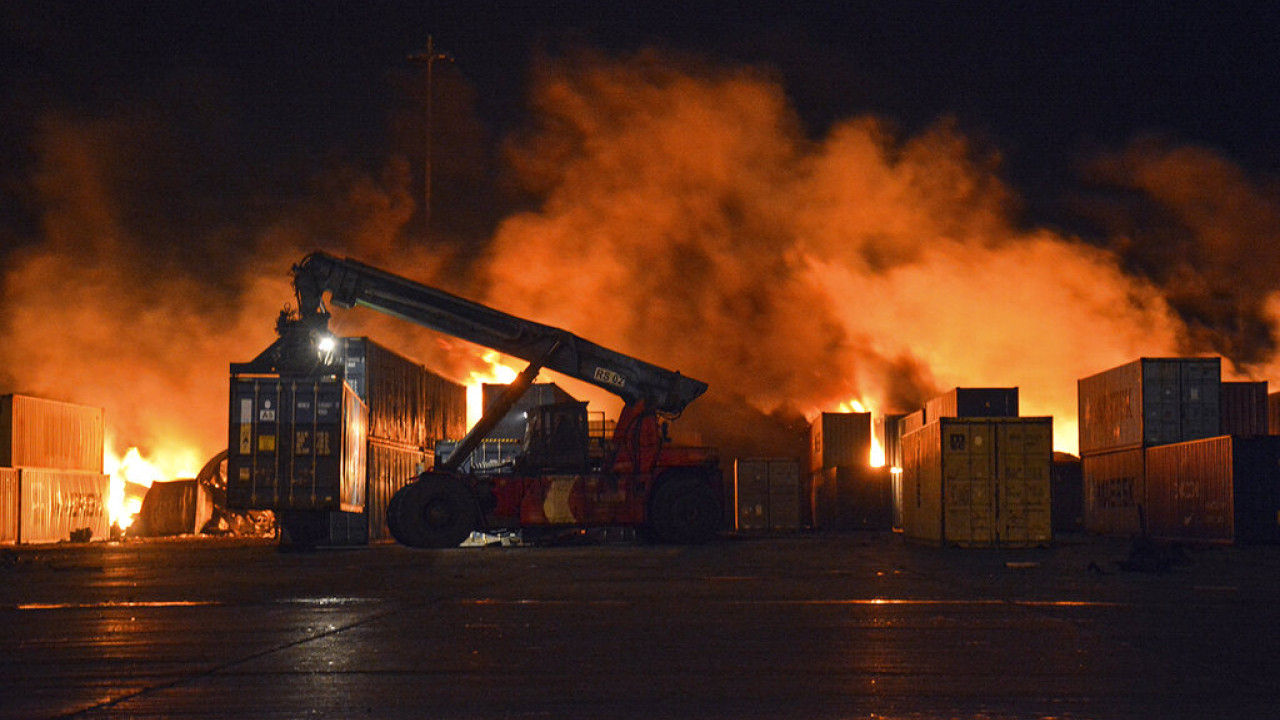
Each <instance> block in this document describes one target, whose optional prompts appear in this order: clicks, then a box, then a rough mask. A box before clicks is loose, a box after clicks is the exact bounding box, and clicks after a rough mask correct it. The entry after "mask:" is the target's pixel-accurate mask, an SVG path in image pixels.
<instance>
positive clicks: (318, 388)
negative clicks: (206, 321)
mask: <svg viewBox="0 0 1280 720" xmlns="http://www.w3.org/2000/svg"><path fill="white" fill-rule="evenodd" d="M342 348H343V359H342V363H341V364H340V366H339V368H340V369H339V371H338V372H336V373H334V374H331V375H327V376H322V377H318V378H287V377H286V378H282V377H279V376H275V375H271V376H262V375H255V376H247V375H244V376H239V375H233V376H232V379H231V388H232V392H231V395H232V398H231V411H230V416H231V428H230V432H231V436H230V447H229V452H228V458H227V474H228V478H227V498H228V506H229V507H232V508H237V509H267V510H274V511H276V513H277V515H278V516H279V517H280V519H281V523H282V525H284V526H285V527H289V526H295V527H299V528H305V529H306V531H307V532H308V534H309V535H310V536H311V537H312V538H316V537H318V538H319V540H318V543H319V544H327V545H358V544H364V543H367V542H369V541H370V540H383V539H388V538H390V531H389V530H388V528H387V525H386V508H387V504H388V503H389V502H390V500H391V497H392V495H394V494H395V492H396V491H397V490H399V489H400V488H401V487H403V486H404V485H405V484H406V483H408V482H410V481H412V480H413V479H414V478H415V477H416V476H417V475H418V474H419V473H421V472H422V471H423V470H424V469H426V468H427V467H429V466H430V465H431V464H432V462H433V459H434V448H435V445H436V443H437V442H439V441H441V440H444V439H447V438H457V437H461V436H462V435H463V434H465V431H466V388H464V387H463V386H462V385H459V384H457V383H454V382H451V381H449V380H446V379H444V378H442V377H440V376H439V375H436V374H435V373H432V372H430V371H428V370H427V369H425V368H423V367H422V366H421V365H418V364H417V363H415V362H413V361H412V360H409V359H408V358H405V357H404V356H402V355H399V354H398V353H395V352H394V351H392V350H389V349H387V348H385V347H383V346H381V345H378V344H377V343H374V342H372V341H370V340H368V339H367V338H347V339H345V340H344V341H343V344H342ZM277 395H278V397H277ZM268 403H269V404H270V406H268ZM321 410H323V414H321ZM282 411H283V412H285V413H286V414H285V415H280V414H279V413H280V412H282ZM322 439H323V443H322V442H321V440H322ZM281 443H287V444H281Z"/></svg>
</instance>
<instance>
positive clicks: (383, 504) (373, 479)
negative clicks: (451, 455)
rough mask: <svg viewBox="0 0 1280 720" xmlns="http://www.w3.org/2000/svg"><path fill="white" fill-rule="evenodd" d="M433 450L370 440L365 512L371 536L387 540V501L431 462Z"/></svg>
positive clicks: (388, 532)
mask: <svg viewBox="0 0 1280 720" xmlns="http://www.w3.org/2000/svg"><path fill="white" fill-rule="evenodd" d="M433 456H434V453H433V452H422V451H419V450H413V449H408V448H403V447H399V446H396V445H390V444H386V443H382V442H379V441H377V440H370V441H369V495H368V498H367V502H366V503H365V515H366V516H367V518H368V519H367V522H368V523H369V531H368V535H369V539H370V540H390V539H391V531H390V529H388V528H387V504H388V503H390V502H391V496H392V495H394V494H395V493H396V491H397V490H399V489H400V488H402V487H404V486H405V485H407V484H409V482H410V481H412V480H413V479H414V478H416V477H417V476H418V474H419V473H421V472H422V471H423V470H426V469H427V468H429V467H431V466H432V464H434V462H435V460H434V457H433Z"/></svg>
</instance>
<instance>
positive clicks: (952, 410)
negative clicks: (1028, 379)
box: [924, 387, 1018, 422]
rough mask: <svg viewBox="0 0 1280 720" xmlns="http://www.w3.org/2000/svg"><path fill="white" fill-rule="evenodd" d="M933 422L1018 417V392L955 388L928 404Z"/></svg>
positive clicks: (1005, 389)
mask: <svg viewBox="0 0 1280 720" xmlns="http://www.w3.org/2000/svg"><path fill="white" fill-rule="evenodd" d="M924 414H925V416H926V417H928V418H929V422H933V421H934V420H937V419H939V418H944V417H1017V416H1018V388H1016V387H1013V388H954V389H952V390H950V391H948V392H945V393H943V394H941V395H939V396H937V397H935V398H932V399H930V400H929V401H928V402H926V403H925V406H924Z"/></svg>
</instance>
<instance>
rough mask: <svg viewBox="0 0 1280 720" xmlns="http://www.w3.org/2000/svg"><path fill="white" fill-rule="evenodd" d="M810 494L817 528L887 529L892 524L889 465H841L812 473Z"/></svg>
mask: <svg viewBox="0 0 1280 720" xmlns="http://www.w3.org/2000/svg"><path fill="white" fill-rule="evenodd" d="M814 486H815V487H816V488H819V492H817V493H814V494H813V495H812V499H811V502H812V504H813V516H814V518H815V520H814V527H815V528H816V529H819V530H834V531H849V530H889V529H891V528H892V527H893V483H892V476H891V473H890V470H889V468H887V467H870V466H854V465H844V466H839V467H832V468H826V469H825V470H823V471H821V472H820V473H816V476H815V478H814Z"/></svg>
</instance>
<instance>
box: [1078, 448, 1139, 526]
mask: <svg viewBox="0 0 1280 720" xmlns="http://www.w3.org/2000/svg"><path fill="white" fill-rule="evenodd" d="M1080 467H1081V471H1082V473H1083V475H1084V529H1085V530H1087V531H1089V532H1091V533H1096V534H1099V535H1113V536H1119V537H1130V536H1134V535H1141V534H1143V532H1144V530H1143V528H1144V526H1145V524H1146V517H1145V514H1146V502H1147V469H1146V468H1147V465H1146V451H1145V449H1144V448H1141V447H1137V448H1130V449H1128V450H1117V451H1115V452H1109V453H1099V454H1096V455H1085V456H1084V457H1082V458H1080Z"/></svg>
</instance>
